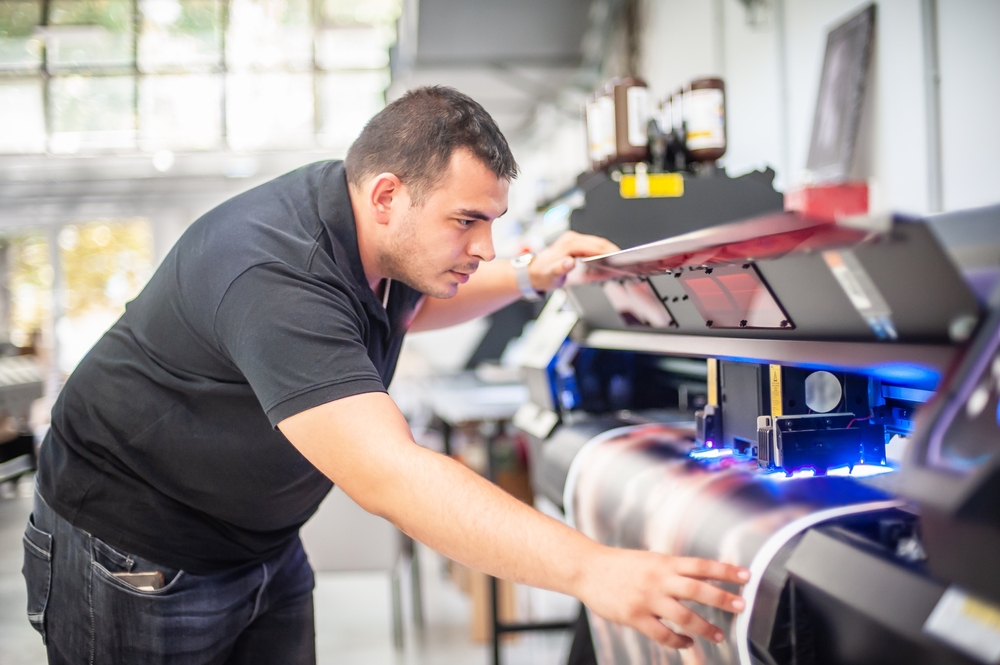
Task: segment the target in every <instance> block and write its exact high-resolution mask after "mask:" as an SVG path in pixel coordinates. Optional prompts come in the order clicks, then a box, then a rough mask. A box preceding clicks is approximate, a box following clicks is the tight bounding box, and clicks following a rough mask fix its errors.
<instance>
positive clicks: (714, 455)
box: [690, 448, 734, 459]
mask: <svg viewBox="0 0 1000 665" xmlns="http://www.w3.org/2000/svg"><path fill="white" fill-rule="evenodd" d="M733 452H734V451H733V449H732V448H698V449H697V450H692V451H691V452H690V456H691V457H692V458H694V459H719V458H720V457H731V456H732V455H733Z"/></svg>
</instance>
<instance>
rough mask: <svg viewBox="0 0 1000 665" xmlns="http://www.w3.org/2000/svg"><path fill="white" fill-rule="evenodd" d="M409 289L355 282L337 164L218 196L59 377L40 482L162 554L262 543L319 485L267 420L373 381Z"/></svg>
mask: <svg viewBox="0 0 1000 665" xmlns="http://www.w3.org/2000/svg"><path fill="white" fill-rule="evenodd" d="M420 297H421V294H420V293H418V292H417V291H415V290H414V289H411V288H410V287H408V286H406V285H404V284H401V283H398V282H393V284H392V288H391V289H390V294H389V301H388V307H387V308H386V309H383V307H382V303H381V302H380V301H379V300H378V299H377V298H376V296H375V294H374V293H373V292H372V290H371V289H370V288H369V286H368V284H367V281H366V279H365V275H364V270H363V268H362V265H361V258H360V256H359V254H358V240H357V231H356V227H355V222H354V214H353V212H352V209H351V202H350V198H349V196H348V191H347V181H346V178H345V176H344V168H343V165H342V164H341V163H340V162H321V163H317V164H312V165H310V166H306V167H303V168H301V169H299V170H297V171H294V172H292V173H289V174H287V175H284V176H282V177H280V178H277V179H276V180H273V181H271V182H268V183H266V184H264V185H261V186H260V187H257V188H255V189H253V190H250V191H249V192H246V193H244V194H241V195H239V196H237V197H235V198H233V199H230V200H229V201H227V202H226V203H223V204H222V205H220V206H219V207H217V208H215V209H214V210H212V211H211V212H209V213H207V214H206V215H205V216H203V217H202V218H201V219H199V220H198V221H196V222H195V223H194V224H193V225H192V226H191V227H190V228H189V229H188V230H187V231H186V232H185V233H184V235H183V236H182V237H181V238H180V240H179V241H178V242H177V245H176V246H175V247H174V248H173V250H172V251H171V252H170V254H169V255H168V256H167V257H166V259H165V260H164V261H163V264H162V265H161V266H160V267H159V269H157V271H156V273H155V274H154V275H153V278H152V279H151V280H150V282H149V284H148V285H147V286H146V288H145V289H143V291H142V293H140V294H139V296H138V297H137V298H136V299H135V300H134V301H132V302H131V303H129V305H128V306H127V308H126V311H125V314H124V315H123V316H122V318H121V319H119V321H118V322H117V323H116V324H115V325H114V327H112V328H111V330H109V331H108V332H107V333H106V334H105V335H104V337H103V338H102V339H101V340H100V341H99V342H98V343H97V344H96V345H95V346H94V348H93V349H92V350H91V351H90V353H89V354H88V355H87V356H86V357H85V358H84V359H83V361H82V362H81V363H80V365H79V366H78V367H77V369H76V371H74V372H73V374H72V375H71V376H70V377H69V380H68V381H67V383H66V385H65V387H64V388H63V390H62V392H61V393H60V395H59V398H58V400H57V401H56V404H55V407H54V408H53V410H52V429H51V431H50V433H49V435H48V437H47V438H46V439H45V442H44V444H43V446H42V451H41V459H40V461H39V476H38V477H39V484H40V491H41V494H42V496H43V497H44V498H45V499H46V500H47V501H48V502H49V504H50V505H51V506H52V507H53V508H54V509H55V511H56V512H57V513H59V514H60V515H61V516H63V517H64V518H65V519H67V520H69V521H70V522H71V523H73V524H74V525H76V526H77V527H79V528H81V529H83V530H85V531H88V532H90V533H91V534H93V535H95V536H97V537H98V538H100V539H102V540H105V541H106V542H108V543H109V544H111V545H113V546H117V547H120V548H122V549H124V550H126V551H129V552H132V553H134V554H137V555H139V556H142V557H145V558H147V559H150V560H152V561H155V562H157V563H160V564H163V565H166V566H170V567H173V568H180V569H184V570H188V571H189V572H193V573H207V572H212V571H216V570H221V569H224V568H228V567H232V566H237V565H241V564H244V563H249V562H256V561H261V560H264V559H266V558H268V557H270V556H272V555H274V554H275V553H277V552H278V551H280V550H281V548H282V547H284V546H285V545H286V544H287V543H288V542H289V541H290V539H292V538H293V537H295V534H296V532H297V530H298V528H299V527H300V526H301V525H302V524H303V523H304V522H305V521H306V520H307V519H308V518H309V516H310V515H312V514H313V512H315V510H316V508H317V507H318V506H319V503H320V501H322V499H323V497H324V496H325V495H326V494H327V492H328V491H329V490H330V488H331V483H330V481H329V480H328V479H327V478H326V477H325V476H323V475H322V474H321V473H320V472H319V471H318V470H316V468H315V467H313V466H312V464H310V463H309V462H308V461H307V460H306V459H305V458H304V457H302V455H300V454H299V452H298V451H297V450H296V449H295V448H294V447H293V446H292V444H291V443H289V442H288V440H287V439H286V438H285V437H284V436H283V435H282V434H281V433H280V432H279V431H278V430H277V429H276V427H275V426H276V425H277V423H279V422H280V421H281V420H283V419H285V418H287V417H289V416H291V415H294V414H296V413H299V412H301V411H304V410H306V409H310V408H312V407H315V406H318V405H320V404H324V403H326V402H329V401H332V400H336V399H340V398H342V397H346V396H349V395H357V394H360V393H367V392H376V391H384V390H385V386H387V385H388V384H389V380H390V379H391V378H392V373H393V370H394V369H395V365H396V359H397V357H398V355H399V349H400V345H401V343H402V340H403V334H404V333H405V331H406V326H407V324H408V322H409V320H410V319H411V318H412V314H413V311H414V309H415V307H416V304H417V302H418V301H419V299H420ZM372 444H373V445H377V442H372Z"/></svg>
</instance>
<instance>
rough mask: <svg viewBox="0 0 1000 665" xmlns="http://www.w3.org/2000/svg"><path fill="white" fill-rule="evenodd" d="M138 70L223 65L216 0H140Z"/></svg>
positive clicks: (196, 68) (200, 67)
mask: <svg viewBox="0 0 1000 665" xmlns="http://www.w3.org/2000/svg"><path fill="white" fill-rule="evenodd" d="M139 10H140V12H141V13H142V31H141V33H140V34H139V53H138V59H139V69H140V70H142V71H144V72H156V71H169V70H178V69H181V70H206V69H213V68H215V67H218V66H219V65H220V64H221V57H220V48H221V36H222V32H221V29H220V27H219V26H220V15H219V12H220V5H219V3H218V2H217V1H216V0H140V2H139Z"/></svg>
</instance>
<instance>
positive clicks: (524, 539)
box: [281, 393, 605, 594]
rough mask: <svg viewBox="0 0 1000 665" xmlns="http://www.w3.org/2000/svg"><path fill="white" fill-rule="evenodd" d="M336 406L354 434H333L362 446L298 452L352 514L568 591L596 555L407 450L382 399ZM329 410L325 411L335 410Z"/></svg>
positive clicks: (403, 427) (464, 475)
mask: <svg viewBox="0 0 1000 665" xmlns="http://www.w3.org/2000/svg"><path fill="white" fill-rule="evenodd" d="M345 401H349V402H353V404H352V405H351V407H350V408H349V412H350V417H349V418H346V417H336V416H334V417H336V419H337V421H339V422H338V424H339V425H340V427H343V426H344V425H343V423H344V421H348V422H349V423H350V424H349V425H348V427H350V428H351V429H354V428H356V429H357V430H358V431H357V432H351V431H348V432H343V433H342V435H341V436H343V439H342V440H351V439H353V440H355V441H365V443H364V444H362V445H359V446H343V447H341V446H338V445H337V443H335V440H331V441H330V443H331V444H332V445H329V446H322V447H317V448H315V449H314V450H309V449H306V450H303V452H304V453H305V454H306V457H307V458H309V460H310V461H311V462H313V464H315V465H316V466H317V467H318V468H319V469H320V470H321V471H323V472H324V473H326V474H327V475H328V476H329V477H330V478H331V479H332V480H333V481H334V482H335V483H337V484H338V485H339V486H340V487H341V489H343V490H344V492H346V493H347V495H348V496H350V497H351V498H353V499H354V500H355V501H356V502H357V503H358V504H359V505H360V506H361V507H362V508H364V509H365V510H367V511H369V512H371V513H374V514H376V515H379V516H381V517H384V518H386V519H387V520H389V521H390V522H392V523H393V524H395V525H396V526H397V527H399V528H400V529H401V530H402V531H404V532H406V533H407V534H409V535H410V536H412V537H413V538H415V539H417V540H419V541H421V542H423V543H425V544H426V545H428V546H430V547H432V548H433V549H435V550H437V551H439V552H441V553H442V554H444V555H446V556H448V557H450V558H452V559H454V560H456V561H459V562H461V563H463V564H466V565H468V566H470V567H472V568H476V569H478V570H482V571H485V572H487V573H490V574H492V575H495V576H497V577H503V578H506V579H512V580H515V581H517V582H523V583H525V584H530V585H532V586H539V587H545V588H548V589H552V590H555V591H560V592H562V593H568V594H574V593H578V591H579V590H578V589H576V588H575V585H576V582H577V580H578V577H579V574H580V571H581V570H582V568H583V565H584V561H585V559H587V558H588V557H591V556H592V554H593V553H594V552H596V551H599V550H602V549H605V548H603V547H602V546H600V545H598V544H597V543H594V542H593V541H592V540H590V539H588V538H586V537H585V536H583V535H582V534H580V533H579V532H577V531H574V530H573V529H570V528H569V527H567V526H565V525H564V524H561V523H559V522H557V521H556V520H553V519H551V518H549V517H546V516H545V515H542V514H541V513H539V512H538V511H536V510H535V509H534V508H532V507H530V506H527V505H525V504H524V503H521V502H520V501H518V500H517V499H515V498H513V497H512V496H510V495H509V494H507V493H506V492H504V491H503V490H501V489H499V488H498V487H496V486H495V485H493V484H492V483H490V482H487V481H486V480H485V479H483V478H481V477H479V476H478V475H476V474H475V473H474V472H472V471H470V470H469V469H468V468H466V467H465V466H463V465H462V464H460V463H459V462H457V461H455V460H453V459H451V458H448V457H445V456H444V455H440V454H438V453H435V452H432V451H429V450H427V449H425V448H421V447H420V446H417V445H416V444H414V443H413V442H412V439H410V436H409V427H408V425H407V424H406V420H405V419H404V418H403V416H402V414H400V413H399V411H398V410H397V409H396V408H395V406H394V405H393V403H392V401H391V400H390V398H389V397H388V396H387V395H384V394H380V393H373V394H369V395H360V396H357V397H353V398H347V400H345ZM338 406H342V405H337V404H333V405H331V406H330V409H331V410H332V411H338V410H339V409H338V408H337V407H338ZM344 406H346V405H344ZM281 428H282V431H285V432H286V435H290V438H292V440H293V441H296V440H299V439H301V438H304V437H306V436H309V437H310V438H311V439H312V438H313V437H314V436H315V434H311V433H307V432H301V434H300V432H299V428H297V427H296V423H295V417H293V418H291V419H289V421H286V422H285V423H282V425H281ZM321 429H322V430H325V429H326V428H325V427H322V428H321ZM297 435H299V436H297ZM355 436H357V437H358V438H354V437H355ZM337 438H338V439H339V438H340V437H337ZM348 470H349V471H348Z"/></svg>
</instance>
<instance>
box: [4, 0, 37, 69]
mask: <svg viewBox="0 0 1000 665" xmlns="http://www.w3.org/2000/svg"><path fill="white" fill-rule="evenodd" d="M41 19H42V8H41V3H40V2H39V0H28V1H26V2H25V1H22V0H4V1H3V2H0V69H21V68H25V69H27V68H37V67H39V66H41V64H42V42H41V39H39V37H38V35H37V34H36V33H35V29H36V27H37V26H38V24H39V23H41Z"/></svg>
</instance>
